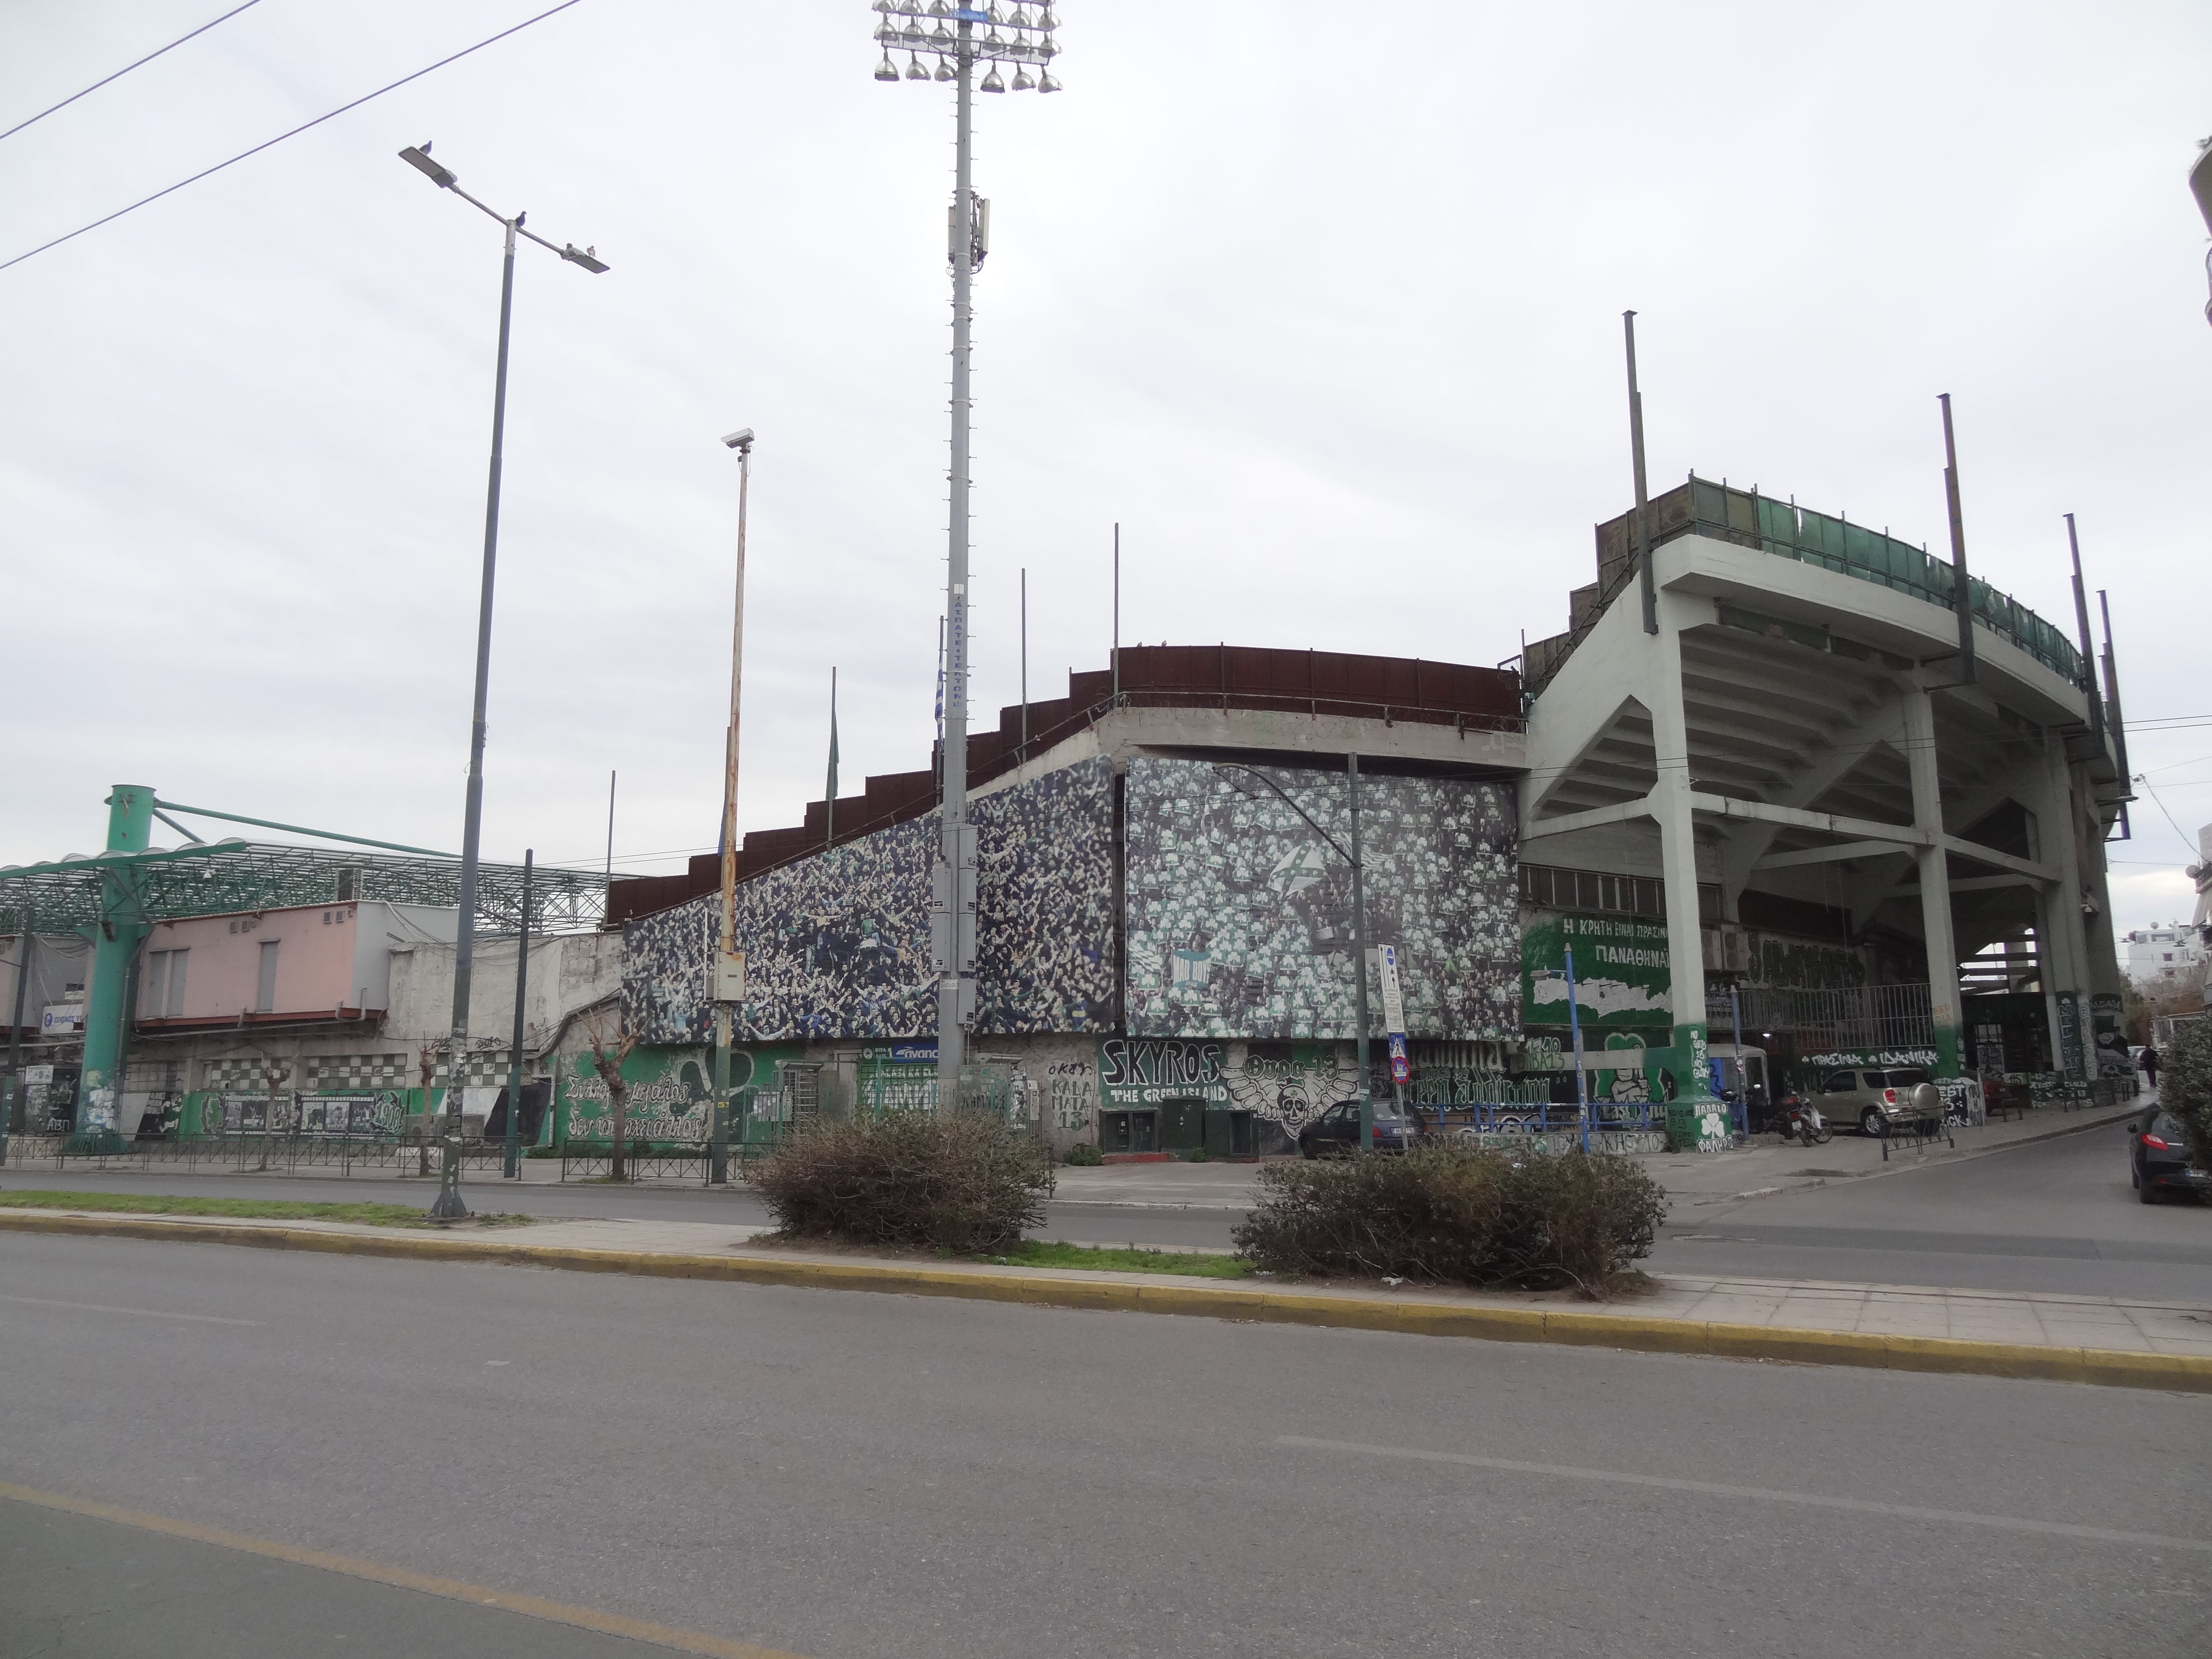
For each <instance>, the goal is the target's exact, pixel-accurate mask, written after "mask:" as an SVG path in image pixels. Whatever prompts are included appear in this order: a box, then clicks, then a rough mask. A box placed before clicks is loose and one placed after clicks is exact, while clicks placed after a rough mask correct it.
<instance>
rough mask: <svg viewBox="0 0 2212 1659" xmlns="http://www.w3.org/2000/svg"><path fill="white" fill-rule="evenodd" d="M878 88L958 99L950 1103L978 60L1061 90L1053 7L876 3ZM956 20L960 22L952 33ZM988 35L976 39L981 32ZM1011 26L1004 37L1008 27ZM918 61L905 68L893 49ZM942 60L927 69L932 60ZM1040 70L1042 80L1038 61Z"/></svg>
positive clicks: (942, 1072)
mask: <svg viewBox="0 0 2212 1659" xmlns="http://www.w3.org/2000/svg"><path fill="white" fill-rule="evenodd" d="M873 9H874V10H875V11H876V12H877V13H878V21H877V24H876V35H875V38H876V42H877V44H878V46H881V47H882V48H883V52H884V55H883V61H882V62H880V63H878V64H877V65H876V79H877V80H878V81H899V80H907V81H950V82H953V83H954V88H955V91H954V100H953V141H954V142H953V169H952V171H953V189H952V209H951V215H950V216H949V219H948V222H947V230H948V234H949V237H950V244H951V245H950V246H949V247H948V249H947V252H948V253H949V254H950V256H951V264H952V467H951V497H952V520H951V532H950V536H949V540H948V546H947V557H946V559H945V664H944V666H945V732H944V738H943V739H942V743H943V750H942V756H941V763H940V764H939V769H938V770H939V777H940V778H941V780H942V785H941V787H942V792H943V793H942V803H941V806H940V810H939V820H940V823H939V828H940V831H941V833H940V836H939V844H938V855H937V865H936V867H935V869H934V871H933V883H932V887H931V896H930V956H931V958H932V966H933V969H934V971H935V973H936V975H937V1094H938V1101H939V1104H940V1105H941V1106H945V1107H950V1106H951V1104H952V1103H954V1102H955V1101H956V1100H957V1098H958V1095H959V1087H960V1068H961V1060H962V1058H963V1056H962V1054H961V1044H962V1038H963V1032H964V1029H965V1026H966V1024H967V1021H968V1020H969V1018H970V1017H971V1016H972V1015H973V1013H974V1011H975V829H973V827H972V826H970V825H969V822H968V659H969V638H968V424H969V391H968V381H969V375H968V369H969V322H970V318H971V312H972V307H971V305H970V302H969V288H970V285H971V283H972V281H973V279H974V276H975V270H976V268H977V267H978V266H980V265H981V264H982V263H983V256H984V254H985V253H986V252H988V251H989V242H990V235H989V227H990V204H988V203H987V202H984V201H982V200H981V198H979V197H977V196H976V195H975V191H974V189H973V188H972V178H973V173H974V167H973V160H974V157H973V154H972V152H973V149H974V144H973V136H974V133H973V129H974V104H975V96H974V94H975V91H976V89H977V88H976V85H975V65H976V64H985V65H986V66H987V68H986V70H985V73H984V76H983V80H982V83H981V90H982V91H984V92H993V93H998V92H1005V91H1006V90H1007V87H1008V83H1007V82H1005V81H1002V80H1001V79H1000V76H999V65H1000V64H1012V66H1013V70H1014V75H1013V80H1012V89H1013V90H1014V91H1016V92H1026V91H1028V90H1030V88H1036V90H1037V91H1039V92H1057V91H1059V90H1060V82H1058V81H1056V80H1055V79H1054V78H1053V75H1052V60H1053V59H1054V58H1056V57H1057V56H1059V53H1060V48H1059V46H1057V45H1055V44H1054V40H1053V31H1054V29H1056V28H1058V27H1060V19H1059V18H1058V17H1057V16H1055V15H1054V12H1053V9H1052V7H1051V5H1050V4H1049V3H1047V4H1044V5H1041V6H1036V7H1034V8H1032V7H1030V6H1028V5H1025V4H1022V3H1016V4H1015V5H1014V6H1013V7H1012V8H1011V9H1007V10H1005V11H1003V12H1002V11H1001V10H1000V8H999V7H997V6H996V5H993V6H991V7H990V8H989V9H985V8H983V7H980V6H973V5H964V4H962V5H956V4H951V3H948V0H927V3H926V4H925V3H924V0H874V5H873ZM948 24H950V25H951V27H947V25H948ZM979 24H980V25H981V26H982V27H983V28H984V30H985V31H986V32H985V33H981V34H978V33H976V27H977V25H979ZM1002 30H1003V31H1004V33H1001V32H1000V31H1002ZM892 52H905V53H906V54H907V66H906V68H905V69H904V70H901V69H900V68H899V66H898V65H897V64H895V63H893V62H892V61H891V53H892ZM923 52H928V53H929V54H930V55H931V56H932V57H933V58H935V59H936V60H937V67H936V69H935V70H934V71H932V70H927V69H925V68H923V67H922V62H921V54H922V53H923ZM1031 64H1035V65H1036V70H1037V73H1036V77H1035V78H1034V79H1032V78H1031V76H1030V65H1031Z"/></svg>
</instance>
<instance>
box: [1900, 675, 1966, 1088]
mask: <svg viewBox="0 0 2212 1659" xmlns="http://www.w3.org/2000/svg"><path fill="white" fill-rule="evenodd" d="M1905 757H1906V762H1907V764H1908V766H1909V767H1910V769H1911V774H1912V827H1913V828H1914V829H1923V830H1925V831H1927V832H1928V833H1929V835H1932V836H1936V842H1935V843H1934V844H1933V845H1931V846H1927V847H1921V848H1916V849H1915V850H1914V854H1913V858H1914V861H1915V862H1916V863H1917V865H1918V866H1919V870H1920V927H1921V931H1922V933H1924V934H1925V935H1926V936H1927V940H1928V1002H1929V1012H1930V1013H1931V1015H1932V1016H1933V1019H1934V1024H1935V1028H1936V1030H1935V1036H1936V1076H1938V1077H1957V1076H1958V1075H1959V1025H1960V1019H1961V1018H1962V1016H1963V1013H1964V1010H1963V1009H1962V1008H1961V1007H1960V1001H1959V945H1958V939H1957V937H1956V935H1955V933H1954V931H1953V928H1952V926H1951V872H1950V866H1949V863H1948V860H1947V859H1946V857H1945V855H1944V852H1943V847H1942V835H1943V794H1942V788H1941V787H1940V785H1939V781H1938V775H1937V771H1936V703H1935V699H1933V698H1932V697H1930V696H1929V695H1928V693H1927V691H1926V690H1924V689H1923V688H1922V687H1920V686H1917V685H1916V686H1912V687H1911V688H1909V689H1908V690H1906V692H1905Z"/></svg>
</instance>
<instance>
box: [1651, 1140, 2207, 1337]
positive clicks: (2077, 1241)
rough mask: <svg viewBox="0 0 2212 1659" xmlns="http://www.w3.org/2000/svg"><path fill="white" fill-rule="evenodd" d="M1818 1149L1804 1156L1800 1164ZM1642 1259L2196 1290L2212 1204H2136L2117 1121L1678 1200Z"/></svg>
mask: <svg viewBox="0 0 2212 1659" xmlns="http://www.w3.org/2000/svg"><path fill="white" fill-rule="evenodd" d="M1820 1151H1821V1149H1820V1148H1818V1147H1815V1148H1814V1149H1813V1150H1812V1151H1811V1152H1808V1153H1807V1154H1806V1162H1807V1164H1808V1167H1813V1166H1817V1165H1818V1164H1819V1163H1820ZM1644 1265H1645V1266H1646V1267H1650V1269H1651V1270H1652V1271H1654V1272H1656V1273H1669V1272H1671V1273H1745V1274H1754V1275H1757V1276H1759V1277H1761V1278H1768V1279H1838V1280H1844V1281H1848V1282H1853V1283H1873V1284H1888V1285H1943V1286H1947V1287H1950V1288H1955V1289H1975V1290H2008V1291H2070V1292H2075V1293H2078V1294H2084V1295H2094V1296H2137V1297H2144V1298H2145V1299H2147V1300H2151V1301H2174V1302H2183V1301H2202V1300H2203V1298H2204V1297H2206V1296H2208V1295H2212V1205H2206V1204H2203V1203H2176V1202H2172V1201H2168V1202H2166V1203H2163V1204H2155V1205H2145V1204H2141V1203H2138V1202H2137V1201H2136V1194H2135V1192H2134V1190H2133V1189H2132V1188H2130V1186H2129V1184H2128V1142H2127V1133H2126V1130H2125V1128H2124V1126H2121V1125H2117V1124H2115V1125H2112V1126H2109V1127H2105V1128H2101V1129H2089V1130H2085V1131H2083V1132H2082V1133H2079V1134H2072V1135H2065V1136H2063V1137H2061V1138H2059V1139H2055V1140H2045V1141H2039V1142H2035V1143H2033V1144H2030V1145H2027V1146H2019V1147H2015V1148H2012V1149H2010V1150H2008V1151H2005V1152H1992V1153H1990V1154H1989V1155H1988V1156H1986V1157H1984V1158H1969V1159H1967V1160H1966V1161H1964V1162H1962V1163H1957V1164H1931V1165H1929V1166H1927V1167H1926V1168H1923V1169H1914V1170H1903V1171H1900V1172H1899V1173H1897V1174H1895V1175H1885V1176H1878V1177H1875V1178H1871V1179H1861V1180H1856V1181H1842V1182H1836V1183H1834V1184H1833V1185H1831V1186H1826V1187H1817V1188H1812V1189H1810V1190H1808V1191H1801V1192H1794V1193H1778V1194H1774V1195H1773V1196H1771V1197H1769V1198H1758V1199H1749V1200H1741V1201H1737V1202H1733V1203H1725V1204H1715V1205H1710V1206H1696V1207H1694V1208H1693V1207H1691V1206H1686V1205H1681V1204H1677V1205H1676V1206H1675V1208H1674V1214H1673V1216H1672V1218H1670V1220H1669V1222H1668V1226H1667V1228H1666V1231H1664V1232H1663V1233H1662V1236H1661V1239H1660V1243H1659V1247H1658V1249H1656V1250H1655V1251H1654V1252H1653V1253H1652V1255H1651V1258H1650V1261H1647V1262H1646V1263H1645V1264H1644Z"/></svg>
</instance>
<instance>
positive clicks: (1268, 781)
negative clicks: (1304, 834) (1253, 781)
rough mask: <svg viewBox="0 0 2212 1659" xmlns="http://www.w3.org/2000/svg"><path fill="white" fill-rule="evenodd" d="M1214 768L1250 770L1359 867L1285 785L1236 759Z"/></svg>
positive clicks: (1344, 857)
mask: <svg viewBox="0 0 2212 1659" xmlns="http://www.w3.org/2000/svg"><path fill="white" fill-rule="evenodd" d="M1213 769H1214V770H1215V771H1216V772H1217V773H1221V772H1249V773H1250V774H1251V775H1253V776H1254V777H1255V778H1257V779H1259V780H1260V781H1261V782H1262V783H1264V784H1266V785H1267V787H1268V788H1270V789H1272V790H1273V791H1274V792H1275V793H1276V794H1278V795H1279V796H1281V797H1282V802H1283V805H1285V806H1287V807H1289V808H1290V809H1291V811H1293V812H1296V813H1297V815H1298V816H1299V817H1302V818H1304V820H1305V821H1306V823H1308V824H1309V825H1310V826H1311V827H1312V829H1313V832H1314V834H1316V836H1320V837H1321V838H1322V840H1323V841H1325V842H1328V844H1329V846H1330V847H1332V848H1334V849H1335V852H1336V855H1337V857H1339V858H1340V859H1342V860H1344V861H1345V862H1346V864H1348V865H1350V866H1352V868H1353V869H1355V870H1356V869H1358V867H1359V860H1358V859H1356V858H1354V857H1352V854H1349V853H1347V852H1346V851H1345V850H1344V845H1343V843H1342V842H1339V841H1338V840H1337V838H1336V837H1335V836H1332V835H1330V834H1329V833H1328V830H1326V829H1322V827H1321V825H1319V824H1318V823H1314V820H1313V815H1312V814H1311V813H1310V812H1309V811H1306V809H1305V808H1304V807H1303V806H1301V805H1298V804H1297V802H1296V801H1294V800H1292V799H1291V798H1290V796H1289V795H1288V794H1286V793H1285V792H1284V789H1283V786H1282V785H1280V784H1279V783H1277V782H1276V781H1274V779H1273V778H1271V777H1269V776H1268V775H1267V774H1266V773H1265V772H1261V771H1259V770H1257V769H1255V768H1253V767H1249V766H1240V765H1238V764H1237V763H1235V762H1234V761H1228V762H1221V761H1217V762H1215V763H1214V766H1213ZM1237 793H1240V794H1242V793H1243V791H1242V790H1239V791H1238V792H1237ZM1248 799H1249V797H1248Z"/></svg>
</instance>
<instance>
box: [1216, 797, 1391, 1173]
mask: <svg viewBox="0 0 2212 1659" xmlns="http://www.w3.org/2000/svg"><path fill="white" fill-rule="evenodd" d="M1214 771H1215V773H1216V774H1217V775H1226V774H1228V773H1231V772H1243V773H1246V774H1248V775H1250V776H1252V777H1255V778H1257V779H1259V781H1261V782H1262V783H1264V784H1266V785H1267V787H1268V788H1270V789H1272V790H1273V791H1274V792H1275V793H1276V794H1277V795H1279V796H1280V797H1281V798H1282V802H1283V805H1285V806H1287V807H1289V808H1290V809H1291V811H1293V812H1296V813H1297V815H1298V816H1299V817H1302V818H1304V820H1305V821H1306V823H1307V825H1308V826H1309V827H1310V829H1312V830H1313V832H1314V834H1316V836H1320V837H1321V838H1322V840H1323V841H1325V842H1328V844H1329V847H1330V848H1331V849H1333V850H1334V852H1335V854H1336V855H1337V857H1339V858H1340V859H1342V860H1344V861H1345V862H1346V864H1348V865H1350V866H1352V1021H1353V1023H1354V1024H1355V1025H1356V1026H1357V1028H1358V1030H1357V1032H1356V1042H1357V1048H1356V1050H1355V1052H1356V1054H1357V1056H1358V1058H1357V1064H1358V1067H1359V1150H1360V1151H1361V1152H1373V1151H1374V1150H1375V1092H1374V1088H1373V1085H1372V1084H1371V1083H1370V1079H1369V1073H1368V1069H1367V1066H1368V1058H1367V878H1366V868H1365V864H1364V860H1362V859H1361V857H1360V847H1359V757H1358V756H1357V755H1347V756H1346V757H1344V776H1345V784H1346V788H1347V789H1348V790H1349V791H1350V793H1351V802H1350V805H1351V812H1352V847H1351V849H1350V850H1349V851H1347V850H1346V848H1345V847H1344V844H1343V843H1342V842H1340V841H1338V840H1337V838H1336V837H1335V836H1332V835H1330V834H1329V833H1328V830H1326V829H1322V827H1321V825H1319V824H1318V823H1315V822H1314V819H1313V815H1312V814H1311V813H1310V812H1309V811H1306V809H1305V808H1304V807H1303V806H1301V805H1298V804H1297V802H1296V801H1294V800H1292V799H1291V798H1290V796H1289V794H1288V793H1286V792H1285V790H1284V788H1283V787H1282V785H1280V784H1279V783H1277V782H1276V781H1274V779H1273V778H1271V777H1269V776H1268V775H1267V774H1266V773H1265V772H1261V771H1258V770H1256V769H1254V768H1252V767H1249V766H1240V765H1237V763H1234V762H1224V763H1219V764H1217V765H1216V766H1215V767H1214ZM1239 793H1242V792H1241V791H1240V792H1239Z"/></svg>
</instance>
